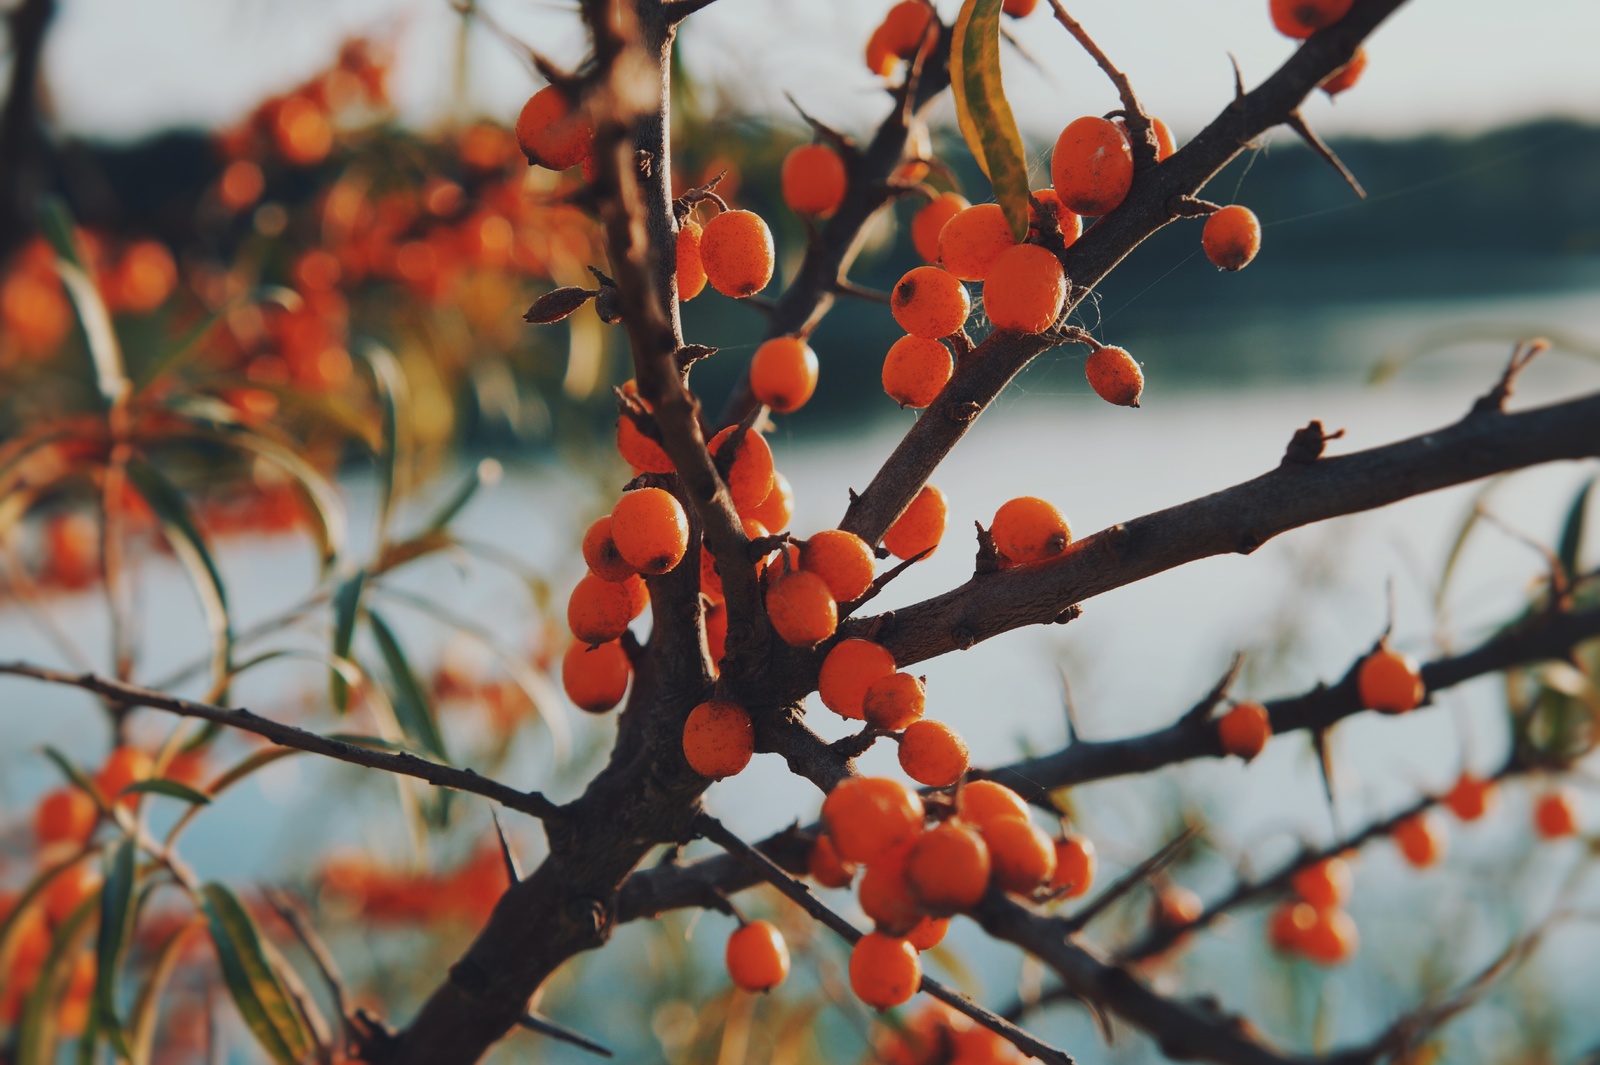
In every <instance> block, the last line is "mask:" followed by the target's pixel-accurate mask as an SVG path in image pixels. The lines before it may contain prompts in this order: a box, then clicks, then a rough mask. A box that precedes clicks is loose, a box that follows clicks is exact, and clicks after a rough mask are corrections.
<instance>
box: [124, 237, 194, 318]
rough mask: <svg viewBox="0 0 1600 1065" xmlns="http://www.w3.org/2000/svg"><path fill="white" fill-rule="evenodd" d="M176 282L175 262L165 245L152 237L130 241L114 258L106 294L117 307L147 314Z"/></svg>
mask: <svg viewBox="0 0 1600 1065" xmlns="http://www.w3.org/2000/svg"><path fill="white" fill-rule="evenodd" d="M177 285H178V264H177V263H175V262H173V261H172V253H171V252H170V251H168V250H167V246H166V245H165V244H162V243H161V242H160V241H156V240H141V241H137V242H135V243H134V244H132V245H130V246H129V248H128V250H127V251H125V252H123V254H122V258H121V259H120V260H118V262H117V269H116V272H115V273H114V274H113V275H112V277H111V279H110V285H109V288H110V292H109V293H108V295H109V296H111V298H112V302H113V303H114V304H115V306H116V308H117V309H119V310H126V311H132V312H133V313H135V314H149V313H150V312H151V311H153V310H155V309H156V308H157V307H159V306H161V305H162V304H163V303H165V302H167V297H168V296H170V295H172V290H173V289H174V288H176V287H177Z"/></svg>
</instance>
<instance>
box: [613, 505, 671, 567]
mask: <svg viewBox="0 0 1600 1065" xmlns="http://www.w3.org/2000/svg"><path fill="white" fill-rule="evenodd" d="M611 536H612V539H613V541H614V542H615V543H616V545H617V551H618V553H619V554H621V555H622V557H623V559H624V560H625V561H626V562H627V563H628V565H630V566H632V567H633V568H634V569H636V570H638V571H639V572H640V573H647V574H661V573H667V572H669V571H670V570H672V569H673V568H675V567H676V566H677V565H678V563H679V562H682V561H683V556H684V553H685V552H687V551H688V550H689V519H688V517H687V516H686V515H685V514H684V513H683V504H682V503H679V502H678V500H677V497H676V496H674V495H673V494H672V493H671V492H668V491H666V490H665V489H661V488H637V489H635V490H633V491H632V492H624V493H623V494H622V498H621V499H619V500H617V505H616V506H615V507H613V508H611Z"/></svg>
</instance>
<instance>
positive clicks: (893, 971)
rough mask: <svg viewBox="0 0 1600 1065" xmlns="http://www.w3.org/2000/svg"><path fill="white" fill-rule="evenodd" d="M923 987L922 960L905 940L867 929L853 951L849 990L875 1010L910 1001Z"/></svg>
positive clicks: (851, 954)
mask: <svg viewBox="0 0 1600 1065" xmlns="http://www.w3.org/2000/svg"><path fill="white" fill-rule="evenodd" d="M921 986H922V962H921V961H920V960H919V959H918V958H917V950H916V948H915V947H913V946H912V945H911V944H910V943H909V942H907V941H906V940H904V939H897V938H895V937H892V936H886V935H883V934H882V933H880V932H868V933H867V934H866V935H864V936H862V937H861V938H860V939H859V940H857V941H856V945H855V947H854V949H852V950H851V951H850V989H851V990H852V991H854V992H855V993H856V997H857V998H859V999H860V1000H861V1001H862V1002H865V1003H866V1004H867V1005H869V1006H871V1007H873V1008H874V1009H880V1010H886V1009H888V1008H889V1007H891V1006H898V1005H900V1004H901V1003H903V1002H908V1001H910V999H911V996H912V995H914V994H916V993H917V988H919V987H921Z"/></svg>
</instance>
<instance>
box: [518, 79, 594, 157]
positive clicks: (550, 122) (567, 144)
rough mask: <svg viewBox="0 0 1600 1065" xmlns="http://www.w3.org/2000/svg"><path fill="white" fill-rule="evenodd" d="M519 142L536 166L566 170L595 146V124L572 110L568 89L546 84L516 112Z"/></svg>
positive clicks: (524, 153) (523, 152)
mask: <svg viewBox="0 0 1600 1065" xmlns="http://www.w3.org/2000/svg"><path fill="white" fill-rule="evenodd" d="M517 144H518V145H519V146H520V147H521V148H522V154H523V155H525V156H527V157H528V162H529V163H531V164H533V165H534V166H543V167H548V168H549V169H551V170H566V169H567V168H568V167H572V166H576V165H577V164H578V163H581V162H583V160H584V158H585V157H586V156H588V154H589V152H590V150H591V149H592V148H593V147H594V127H593V126H591V125H590V124H589V120H588V119H587V118H586V117H584V116H583V115H581V114H575V113H574V112H573V106H572V100H571V99H570V98H568V96H567V94H566V92H565V91H563V90H562V89H560V88H557V87H556V86H554V85H546V86H545V87H544V88H542V89H540V90H539V91H538V92H536V93H534V94H533V95H532V96H531V97H529V98H528V102H527V103H525V104H523V105H522V111H521V113H520V114H518V115H517Z"/></svg>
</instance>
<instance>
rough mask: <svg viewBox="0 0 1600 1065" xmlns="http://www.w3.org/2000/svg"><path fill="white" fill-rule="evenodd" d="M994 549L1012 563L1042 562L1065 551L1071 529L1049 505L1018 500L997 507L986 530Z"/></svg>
mask: <svg viewBox="0 0 1600 1065" xmlns="http://www.w3.org/2000/svg"><path fill="white" fill-rule="evenodd" d="M989 535H990V536H992V537H994V546H995V549H996V550H998V551H999V552H1000V554H1002V555H1004V556H1005V557H1006V558H1007V559H1009V560H1011V561H1012V562H1042V561H1044V560H1045V559H1047V558H1054V557H1055V556H1056V555H1059V554H1061V552H1063V551H1065V550H1066V549H1067V545H1068V544H1070V543H1071V542H1072V529H1071V527H1070V526H1068V525H1067V519H1066V518H1063V517H1062V516H1061V512H1060V511H1059V510H1057V509H1056V508H1055V507H1054V506H1053V505H1052V504H1051V503H1049V502H1047V501H1046V500H1043V499H1040V498H1038V497H1037V496H1018V497H1017V498H1016V499H1012V500H1008V501H1006V502H1005V503H1002V504H1001V505H1000V509H999V510H997V511H995V515H994V522H993V524H992V525H990V527H989Z"/></svg>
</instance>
